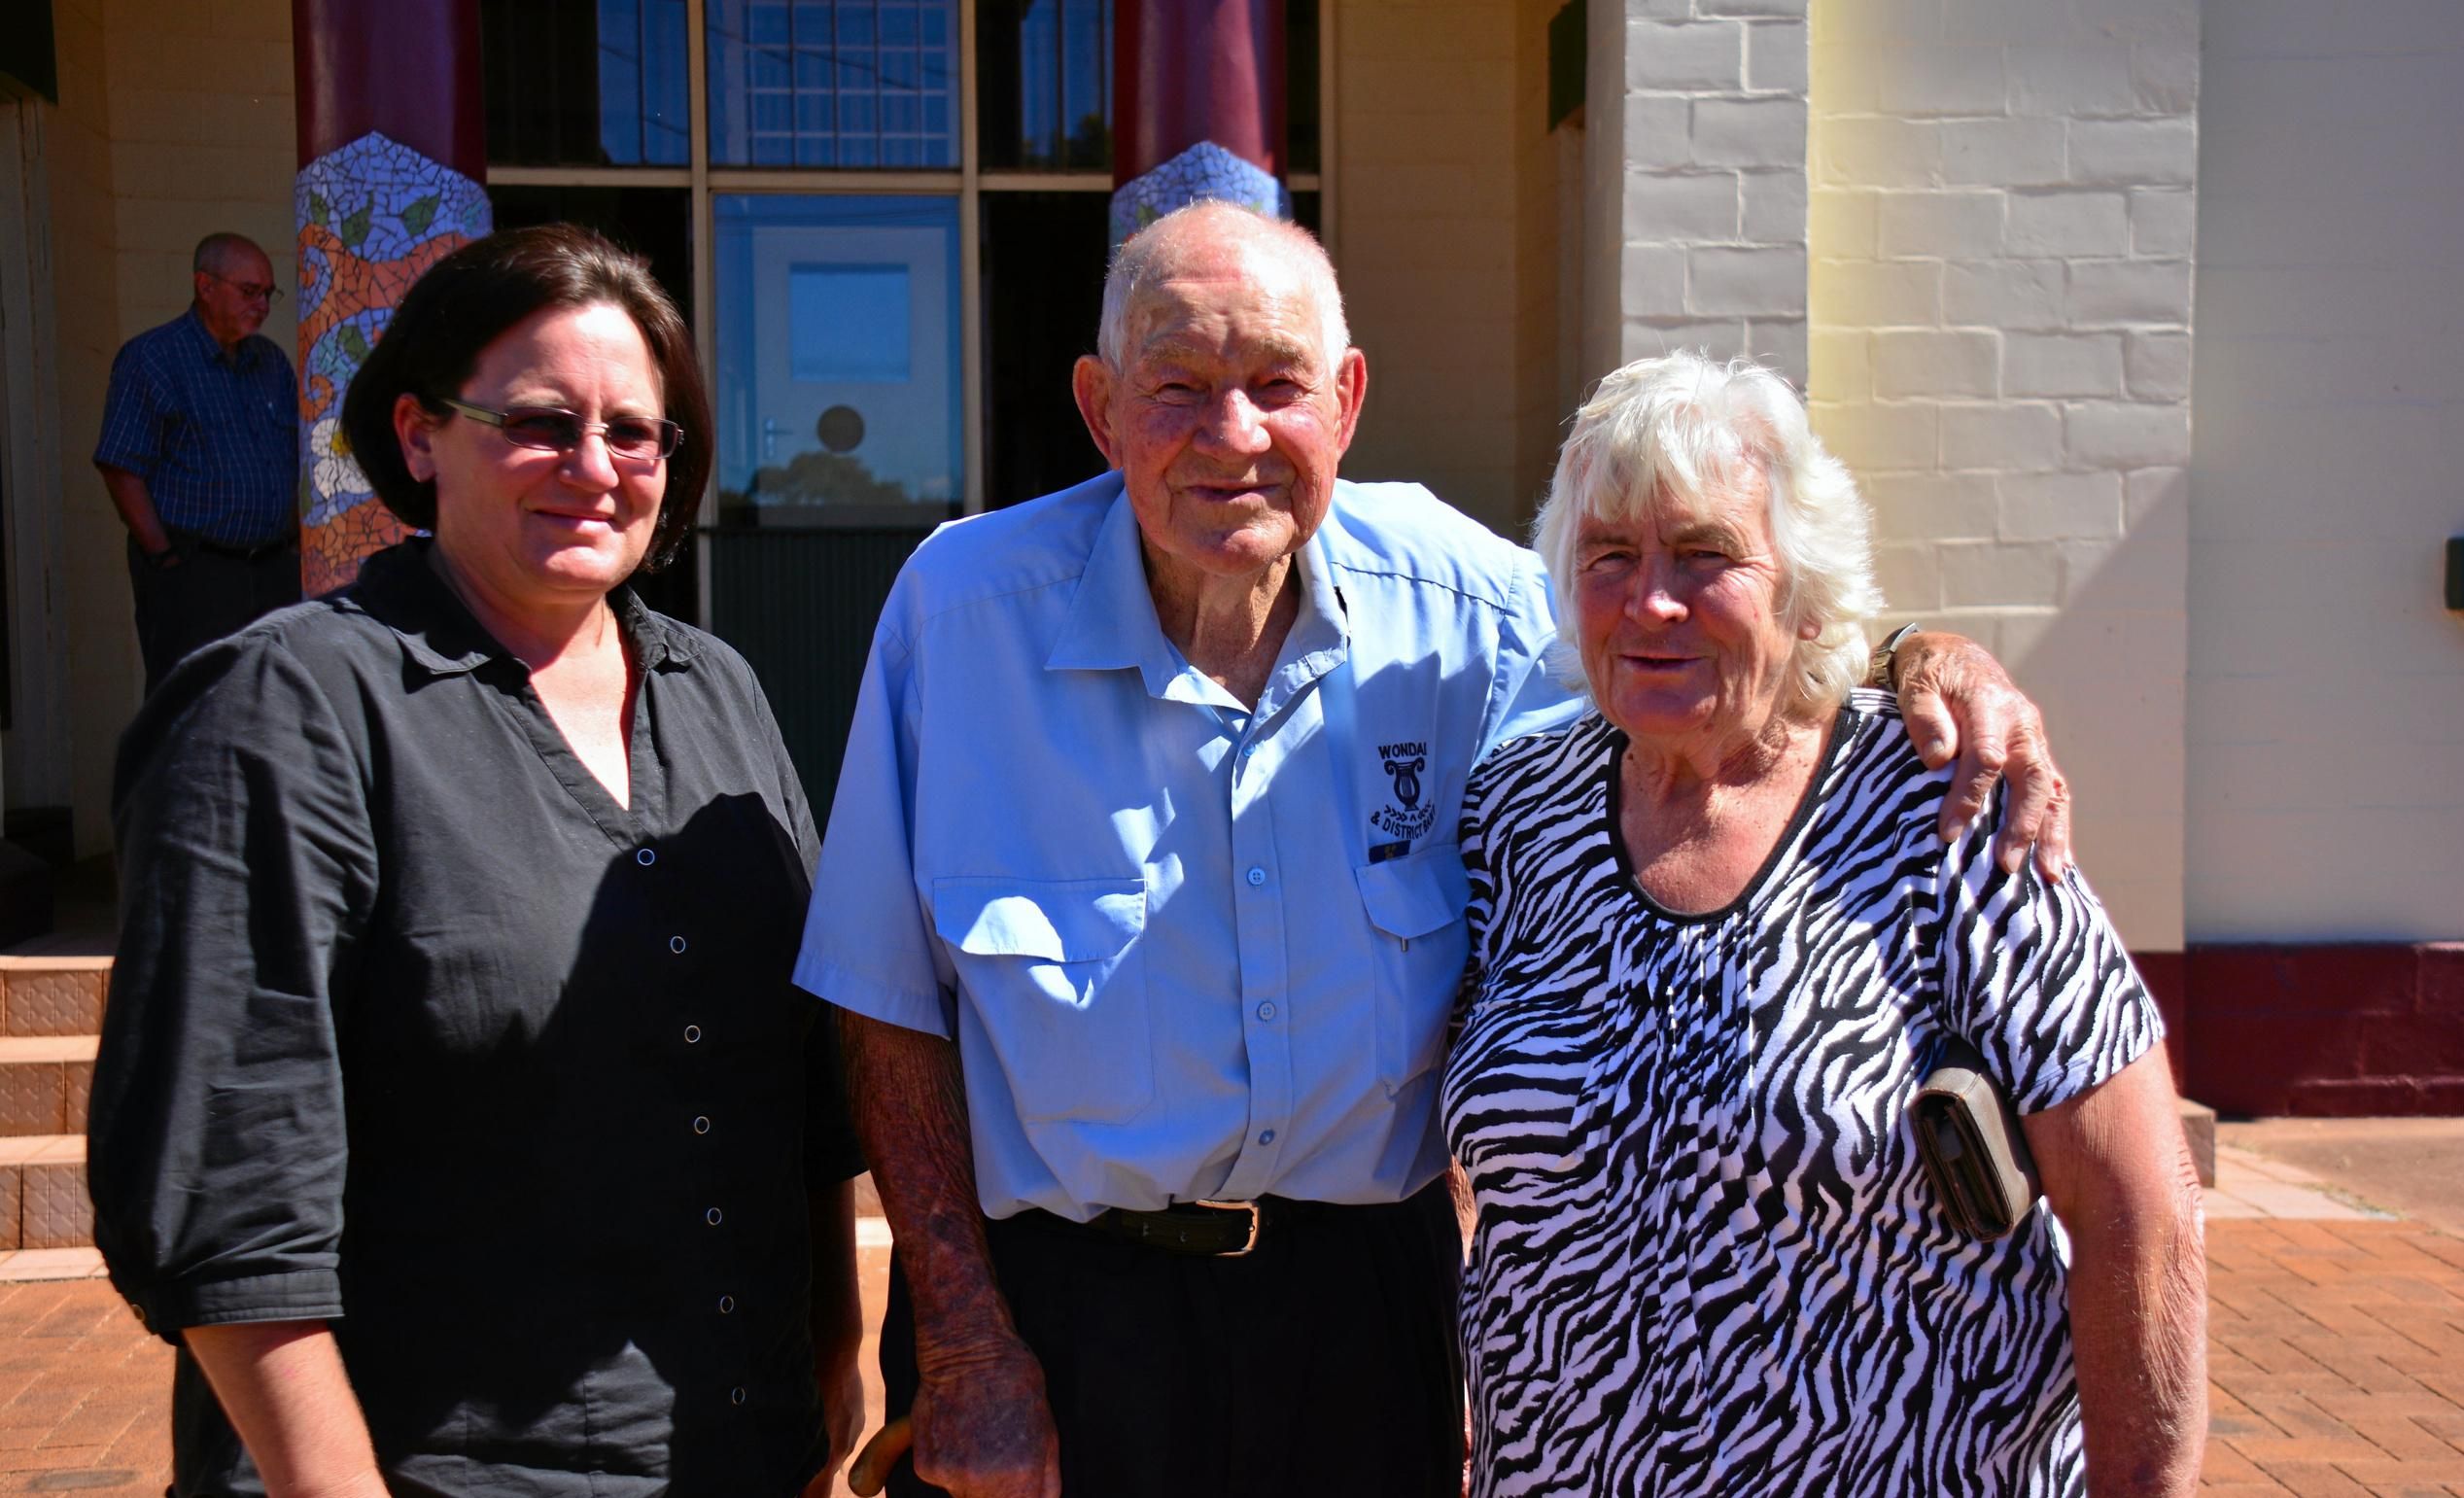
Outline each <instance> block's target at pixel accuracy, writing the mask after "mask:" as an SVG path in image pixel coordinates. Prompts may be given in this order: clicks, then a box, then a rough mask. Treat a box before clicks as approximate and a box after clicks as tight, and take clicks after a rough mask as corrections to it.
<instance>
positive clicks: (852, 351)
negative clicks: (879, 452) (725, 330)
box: [787, 265, 915, 446]
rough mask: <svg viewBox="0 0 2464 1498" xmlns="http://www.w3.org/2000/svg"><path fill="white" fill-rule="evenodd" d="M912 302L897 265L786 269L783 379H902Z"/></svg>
mask: <svg viewBox="0 0 2464 1498" xmlns="http://www.w3.org/2000/svg"><path fill="white" fill-rule="evenodd" d="M911 300H912V297H911V296H910V294H909V291H908V276H907V267H906V266H904V265H798V266H796V267H795V268H793V269H792V270H789V271H788V272H787V342H788V355H787V377H788V378H789V379H792V380H796V381H798V382H800V383H805V384H816V385H818V384H832V383H836V384H849V383H853V382H857V381H870V382H873V383H876V384H899V385H903V384H905V383H906V382H907V381H908V379H909V378H910V377H911V376H912V374H913V372H914V370H915V351H914V348H913V344H914V341H915V333H914V331H913V319H911V318H910V317H909V316H908V315H907V314H908V310H909V307H908V303H909V302H910V301H911ZM822 445H824V446H832V445H833V444H831V443H828V442H824V443H823V444H822Z"/></svg>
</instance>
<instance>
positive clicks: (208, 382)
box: [94, 234, 299, 695]
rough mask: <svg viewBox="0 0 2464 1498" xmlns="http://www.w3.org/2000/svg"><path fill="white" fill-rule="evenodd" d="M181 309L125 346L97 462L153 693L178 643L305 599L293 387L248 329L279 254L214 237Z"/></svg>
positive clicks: (181, 648) (273, 290)
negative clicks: (121, 540) (119, 529)
mask: <svg viewBox="0 0 2464 1498" xmlns="http://www.w3.org/2000/svg"><path fill="white" fill-rule="evenodd" d="M191 266H192V268H193V277H192V279H193V281H194V284H195V297H194V299H193V300H191V302H190V303H189V309H188V310H187V311H186V312H183V313H181V314H180V315H179V316H178V317H175V318H173V319H172V320H171V321H169V322H167V323H165V324H163V325H162V326H161V327H159V328H154V329H149V330H147V331H144V332H141V333H139V334H137V336H135V337H133V338H131V339H129V340H128V341H127V342H126V343H125V344H122V345H121V350H120V354H119V356H118V357H117V358H115V359H114V360H113V361H112V365H111V393H110V395H109V396H108V397H107V398H106V399H105V401H104V402H103V435H102V440H101V441H100V442H99V443H97V444H96V445H95V448H94V467H95V468H97V469H99V470H101V471H102V475H103V487H104V488H106V489H108V490H110V491H111V499H112V504H113V505H116V506H117V507H118V508H119V510H120V518H121V523H123V524H125V525H126V526H127V527H128V578H129V585H130V587H131V589H132V590H133V591H134V592H135V594H136V605H137V644H138V647H139V648H140V649H141V650H142V651H143V652H144V655H145V662H146V691H147V693H148V694H149V695H152V693H153V692H154V689H155V688H156V686H158V685H160V684H161V681H162V679H163V678H164V677H165V676H167V675H169V674H170V671H171V668H172V667H174V666H176V665H178V664H179V663H180V660H181V658H182V657H183V656H185V655H187V654H188V653H189V652H190V651H191V650H193V649H195V648H196V647H197V646H199V645H201V644H206V643H208V642H209V641H214V640H220V639H221V638H223V637H224V636H225V635H227V634H229V633H231V632H232V631H233V630H236V629H238V628H240V627H241V626H242V625H244V624H246V623H248V621H249V620H251V619H254V618H256V617H257V616H258V615H259V614H261V613H265V612H267V611H269V610H275V609H279V608H281V607H283V606H284V605H286V604H295V603H297V602H298V601H299V520H298V501H297V494H298V488H299V392H298V387H297V385H296V383H295V381H294V380H293V378H292V372H291V362H290V361H289V360H287V359H285V358H284V357H283V352H282V350H281V349H280V348H279V347H277V346H276V345H275V343H274V341H273V340H272V339H270V338H265V337H260V335H259V334H258V331H257V330H258V329H259V328H260V326H262V325H263V323H264V321H265V314H266V313H267V312H268V311H270V310H271V309H272V307H273V303H274V299H275V298H276V297H278V296H281V295H282V292H281V290H280V289H279V288H278V287H276V286H275V285H274V267H273V262H272V261H268V260H267V259H266V258H265V252H264V251H263V250H260V249H259V248H258V247H257V246H256V244H255V243H253V242H252V241H250V240H248V239H246V238H244V237H242V236H240V235H238V234H208V235H206V236H205V237H204V238H203V239H201V240H198V241H197V246H196V254H195V256H194V258H193V259H192V260H191Z"/></svg>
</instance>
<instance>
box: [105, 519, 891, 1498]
mask: <svg viewBox="0 0 2464 1498" xmlns="http://www.w3.org/2000/svg"><path fill="white" fill-rule="evenodd" d="M426 544H427V543H425V542H418V541H414V542H411V543H409V544H407V545H404V546H401V547H398V548H396V549H395V550H393V551H390V552H386V553H382V554H380V555H378V556H376V557H374V558H371V559H370V561H369V562H368V564H367V567H366V569H365V571H364V573H363V574H362V575H361V580H360V582H359V584H358V586H357V587H355V588H353V589H351V590H349V591H348V592H345V593H343V594H340V595H338V596H336V597H335V598H333V599H330V600H326V601H322V602H319V603H315V604H309V605H304V606H302V607H300V608H298V609H294V610H287V611H285V612H282V613H279V614H275V615H273V616H271V617H269V618H267V619H265V620H261V621H260V622H259V623H257V624H255V625H253V626H251V627H250V628H248V629H247V630H244V631H242V632H241V633H240V634H238V635H235V636H233V637H231V638H230V639H228V640H226V641H223V642H221V643H219V644H215V645H212V646H209V647H208V648H206V649H205V650H202V651H200V652H199V653H198V654H196V655H195V656H193V657H191V659H190V660H189V661H188V662H187V663H186V664H184V665H183V666H182V667H181V668H180V670H179V671H178V672H177V673H175V674H174V675H173V676H172V678H171V679H169V680H168V681H167V682H166V683H165V685H164V686H163V688H162V689H161V690H159V691H157V692H156V694H155V695H154V696H153V697H152V698H150V699H149V700H148V701H147V703H146V705H145V708H144V711H143V712H142V713H141V714H139V716H138V718H137V721H136V722H135V724H134V725H133V726H132V727H131V728H130V729H129V731H128V735H127V737H126V739H125V740H124V742H123V743H122V745H121V757H120V763H119V774H118V781H117V787H116V795H115V812H116V817H117V820H118V829H119V835H120V848H121V880H122V889H121V904H122V916H121V935H120V946H119V954H118V961H117V963H116V965H115V968H114V971H113V976H112V989H111V1003H110V1008H109V1010H108V1012H107V1015H106V1017H105V1020H104V1025H103V1039H102V1051H101V1057H100V1060H99V1061H98V1063H96V1068H95V1079H94V1092H93V1104H92V1111H91V1125H90V1131H91V1154H90V1158H91V1161H92V1166H91V1180H92V1187H93V1195H94V1202H95V1239H96V1241H97V1243H99V1244H100V1245H101V1247H102V1249H103V1253H104V1256H105V1258H106V1259H107V1260H108V1261H109V1263H110V1266H111V1272H112V1278H113V1280H114V1282H115V1283H116V1284H117V1285H118V1286H119V1287H120V1288H121V1292H122V1293H123V1294H125V1295H127V1296H128V1298H129V1299H130V1300H131V1301H132V1302H133V1303H134V1304H135V1306H137V1307H138V1309H139V1311H140V1312H141V1313H142V1314H143V1315H144V1316H145V1318H146V1321H147V1324H148V1325H149V1326H151V1327H153V1328H155V1329H156V1331H158V1332H161V1333H163V1334H164V1335H166V1336H176V1333H177V1332H178V1331H179V1329H181V1328H184V1327H190V1326H198V1325H207V1324H214V1323H222V1322H242V1321H265V1320H296V1319H314V1318H326V1319H330V1320H331V1321H332V1323H333V1331H334V1334H335V1336H336V1337H337V1339H338V1340H339V1342H340V1345H341V1350H342V1355H343V1358H344V1361H345V1363H346V1364H347V1365H348V1367H349V1370H350V1375H351V1380H352V1383H353V1386H354V1387H355V1388H356V1390H357V1391H358V1393H359V1396H360V1400H361V1403H362V1404H363V1406H364V1408H365V1411H366V1413H367V1418H368V1423H369V1427H370V1429H371V1432H372V1434H373V1435H374V1438H375V1442H376V1449H377V1452H378V1455H379V1458H380V1459H381V1461H382V1462H383V1464H384V1466H385V1469H386V1473H387V1476H388V1479H389V1481H391V1482H392V1483H393V1485H394V1491H395V1492H396V1493H398V1494H402V1493H431V1492H434V1493H464V1492H521V1493H525V1494H544V1495H562V1494H569V1493H570V1494H585V1493H587V1494H592V1495H599V1498H614V1495H635V1494H645V1495H646V1494H651V1493H658V1492H673V1493H676V1494H679V1495H691V1494H713V1495H719V1494H724V1495H728V1498H736V1495H756V1498H759V1495H783V1494H789V1493H793V1492H794V1491H795V1490H796V1489H797V1487H798V1486H799V1485H800V1484H801V1483H802V1481H804V1480H805V1479H806V1478H807V1477H808V1476H809V1475H810V1474H811V1473H812V1472H813V1470H814V1469H815V1467H816V1465H817V1462H818V1459H819V1455H820V1451H821V1429H820V1420H819V1411H818V1406H817V1403H816V1393H815V1385H814V1376H813V1358H812V1350H811V1345H810V1340H809V1333H808V1330H807V1324H806V1323H807V1316H806V1309H807V1301H808V1298H807V1286H808V1283H809V1279H810V1264H811V1255H810V1252H809V1247H808V1238H809V1235H808V1231H807V1226H806V1210H807V1194H808V1190H809V1189H810V1188H812V1187H816V1186H819V1185H822V1184H825V1183H835V1182H837V1181H839V1180H842V1179H845V1178H846V1177H848V1176H850V1175H851V1174H853V1173H854V1172H855V1171H856V1170H858V1169H860V1168H861V1166H860V1162H859V1161H858V1160H857V1158H856V1156H855V1153H854V1149H853V1146H852V1144H851V1142H850V1134H849V1132H848V1130H847V1127H846V1123H845V1115H844V1109H843V1106H842V1103H841V1099H840V1096H839V1081H838V1068H837V1061H836V1055H835V1052H834V1050H833V1049H832V1038H831V1037H832V1036H833V1035H834V1033H835V1031H834V1028H833V1027H831V1026H830V1025H828V1024H826V1023H820V1024H816V1020H817V1019H818V1017H819V1013H820V1010H819V1006H818V1005H816V1003H814V1002H813V1001H812V1000H811V999H810V998H808V997H806V996H804V995H802V994H801V993H798V992H797V991H796V990H795V989H794V988H793V987H791V986H790V984H789V982H788V969H789V966H790V963H791V961H792V959H793V958H794V956H795V950H796V939H797V932H798V930H799V929H800V927H801V924H802V921H803V917H804V907H805V900H806V895H807V891H808V888H809V875H810V870H811V868H812V864H813V857H814V853H815V847H816V839H815V836H814V830H813V823H812V819H811V817H810V815H809V814H808V812H807V809H806V806H805V803H804V798H803V794H802V792H801V790H800V789H799V788H798V782H797V779H796V774H795V771H794V769H793V768H792V767H791V766H790V765H789V763H788V761H787V757H786V754H785V751H784V750H783V749H781V746H780V742H779V732H778V728H777V726H776V725H775V724H774V722H773V721H772V719H771V715H770V712H769V709H768V706H767V704H765V703H764V701H763V699H762V695H761V692H760V689H759V687H758V686H757V685H756V684H755V682H754V680H753V677H752V674H751V672H750V670H749V669H748V668H747V667H746V665H745V663H744V661H743V660H742V658H740V657H739V656H738V655H737V654H736V653H735V652H734V651H732V650H730V649H729V648H727V647H726V646H725V645H723V644H719V643H718V642H716V641H714V640H712V639H711V638H710V637H709V636H707V635H704V634H701V633H700V632H698V631H696V630H692V629H688V628H686V627H685V626H683V625H680V624H677V623H676V622H674V621H673V620H669V619H665V618H662V617H660V616H659V615H657V614H654V613H651V612H650V611H649V610H646V609H644V608H642V605H641V604H640V603H639V602H638V601H637V600H635V599H634V598H633V596H632V595H631V594H630V593H629V592H625V591H622V590H619V592H618V593H617V594H615V595H613V596H612V598H611V600H610V601H611V603H613V604H614V605H615V606H616V609H617V614H618V618H619V620H620V622H621V625H622V627H623V629H624V631H625V635H626V639H627V643H628V646H629V648H630V650H631V651H632V655H633V660H634V663H635V665H636V667H637V670H638V672H639V680H640V690H639V692H638V694H637V700H636V705H635V709H634V717H633V724H632V801H633V804H632V805H631V806H630V807H624V806H619V805H617V804H616V802H615V800H614V798H613V797H612V796H610V795H609V794H608V792H607V789H606V788H605V787H604V786H603V785H602V784H600V783H599V782H598V780H596V779H595V778H594V777H593V776H592V775H591V774H590V772H589V771H588V770H587V769H586V768H584V767H583V765H582V763H581V761H580V760H579V759H578V758H576V757H575V756H574V754H573V751H572V749H570V748H568V746H567V745H566V743H565V740H564V738H563V736H562V735H561V734H560V733H559V731H558V730H557V728H556V726H555V724H554V722H553V721H552V720H550V718H549V717H548V715H547V714H546V711H545V710H544V708H543V707H542V706H541V705H540V702H539V699H538V695H537V694H536V693H534V692H533V691H532V689H531V686H530V680H529V672H528V670H527V668H525V667H524V665H523V664H522V662H521V661H520V660H519V659H517V658H515V657H514V656H513V655H511V654H510V653H509V652H507V651H506V650H505V649H504V648H503V646H501V645H499V644H496V643H495V642H494V641H493V640H492V639H490V638H489V637H488V635H487V634H486V633H485V632H484V631H483V630H482V629H481V628H480V627H479V625H478V624H477V623H476V622H475V621H474V620H473V619H472V618H471V616H470V615H469V612H468V611H467V610H465V609H464V608H463V607H462V606H461V604H460V602H459V601H458V600H457V599H455V598H454V596H453V595H452V593H451V592H450V591H449V590H448V589H446V588H445V587H444V585H443V584H442V582H441V581H440V580H439V579H438V578H437V576H436V575H435V574H434V572H433V571H432V570H431V568H430V567H429V566H428V565H427V562H426ZM181 1365H182V1366H181V1376H180V1380H179V1385H178V1390H177V1398H176V1401H175V1404H176V1408H175V1411H174V1419H175V1423H176V1435H177V1440H176V1443H175V1445H176V1446H177V1452H176V1455H177V1469H178V1472H177V1476H178V1491H179V1492H180V1493H182V1494H191V1493H223V1492H259V1491H261V1490H262V1489H261V1487H260V1486H259V1485H258V1480H257V1477H256V1474H255V1472H254V1471H253V1470H252V1469H250V1468H249V1466H248V1463H247V1457H246V1455H245V1453H244V1452H243V1451H242V1450H241V1449H240V1447H239V1445H238V1442H237V1441H236V1439H235V1438H234V1437H233V1436H232V1434H231V1432H230V1429H229V1427H228V1425H227V1424H226V1422H225V1421H224V1420H223V1418H222V1415H221V1412H220V1411H219V1409H217V1408H216V1407H215V1406H214V1405H213V1402H212V1397H211V1395H210V1394H209V1393H208V1392H207V1391H206V1389H205V1385H204V1381H203V1379H202V1378H201V1377H199V1376H198V1375H197V1370H196V1369H195V1367H194V1366H193V1364H192V1363H191V1361H190V1359H189V1358H188V1356H187V1354H186V1353H185V1351H184V1352H183V1354H182V1358H181Z"/></svg>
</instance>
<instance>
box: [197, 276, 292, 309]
mask: <svg viewBox="0 0 2464 1498" xmlns="http://www.w3.org/2000/svg"><path fill="white" fill-rule="evenodd" d="M206 274H207V275H209V276H214V272H212V271H210V270H209V271H207V272H206ZM214 279H215V280H217V281H220V282H222V283H223V284H224V285H225V286H227V287H229V288H230V289H231V290H232V291H235V292H237V293H239V296H240V300H242V301H261V302H263V303H264V304H265V305H267V306H269V307H270V306H272V305H273V304H274V303H275V302H278V301H280V300H282V288H281V287H279V286H260V285H258V284H257V283H256V282H254V281H234V280H232V279H231V278H230V277H228V276H214Z"/></svg>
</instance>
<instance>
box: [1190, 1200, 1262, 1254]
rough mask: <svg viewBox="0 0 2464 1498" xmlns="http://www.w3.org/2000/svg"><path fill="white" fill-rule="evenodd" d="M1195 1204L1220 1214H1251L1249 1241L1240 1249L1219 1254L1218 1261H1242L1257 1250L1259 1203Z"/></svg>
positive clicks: (1205, 1202)
mask: <svg viewBox="0 0 2464 1498" xmlns="http://www.w3.org/2000/svg"><path fill="white" fill-rule="evenodd" d="M1193 1204H1194V1205H1197V1206H1204V1207H1212V1208H1213V1209H1215V1210H1216V1211H1219V1212H1247V1213H1248V1214H1249V1239H1248V1241H1246V1242H1244V1243H1242V1244H1241V1245H1240V1246H1239V1247H1238V1248H1227V1249H1225V1250H1224V1251H1223V1252H1222V1253H1219V1254H1217V1255H1216V1256H1215V1257H1216V1258H1218V1259H1240V1258H1245V1257H1247V1256H1248V1254H1249V1252H1250V1250H1252V1249H1254V1248H1256V1247H1257V1246H1258V1203H1257V1202H1207V1201H1203V1200H1201V1201H1198V1202H1195V1203H1193Z"/></svg>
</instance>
